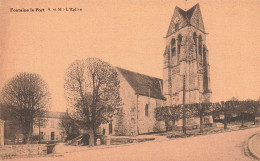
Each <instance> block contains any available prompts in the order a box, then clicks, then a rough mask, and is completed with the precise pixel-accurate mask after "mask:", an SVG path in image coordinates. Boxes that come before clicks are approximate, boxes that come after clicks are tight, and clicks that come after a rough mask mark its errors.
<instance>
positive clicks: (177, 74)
mask: <svg viewBox="0 0 260 161" xmlns="http://www.w3.org/2000/svg"><path fill="white" fill-rule="evenodd" d="M206 35H207V33H206V31H205V28H204V24H203V19H202V14H201V10H200V6H199V4H196V5H195V6H193V7H192V8H190V9H189V10H187V11H184V10H183V9H181V8H179V7H176V8H175V10H174V14H173V16H172V19H171V22H170V25H169V29H168V32H167V34H166V36H165V39H166V47H165V51H164V53H163V62H164V63H163V64H164V66H163V79H159V78H155V77H150V76H147V75H143V74H140V73H136V72H133V71H129V70H126V69H122V68H118V67H115V69H116V71H117V72H118V76H119V80H120V95H121V98H122V102H123V106H122V107H121V108H120V109H119V111H118V114H117V115H116V116H115V117H114V119H113V121H111V122H110V124H109V125H108V126H107V125H102V126H101V128H103V132H104V133H106V134H110V135H131V136H135V135H139V134H145V133H153V132H160V131H166V124H165V122H163V121H157V120H156V119H155V114H154V110H155V108H156V107H160V106H165V105H167V106H170V105H178V104H183V103H185V104H191V103H202V102H210V98H211V89H210V65H209V58H208V54H209V52H208V49H207V45H206ZM193 120H194V119H193ZM181 122H182V121H178V122H177V125H180V124H181ZM189 122H191V121H188V123H189ZM193 122H194V121H193ZM196 122H197V123H198V121H195V123H196Z"/></svg>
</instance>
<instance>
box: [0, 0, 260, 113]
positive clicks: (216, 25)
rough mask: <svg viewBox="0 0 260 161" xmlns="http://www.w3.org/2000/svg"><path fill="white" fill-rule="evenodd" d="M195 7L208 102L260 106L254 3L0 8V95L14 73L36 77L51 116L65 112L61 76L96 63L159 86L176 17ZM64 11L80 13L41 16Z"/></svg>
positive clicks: (74, 0) (117, 1)
mask: <svg viewBox="0 0 260 161" xmlns="http://www.w3.org/2000/svg"><path fill="white" fill-rule="evenodd" d="M197 3H199V4H200V9H201V12H202V17H203V22H204V26H205V29H206V32H207V33H208V35H207V38H206V45H207V47H208V49H209V63H210V76H211V89H212V92H213V93H212V101H213V102H216V101H221V100H228V99H230V98H232V97H238V98H239V99H240V100H244V99H258V98H259V97H260V72H259V69H260V63H259V62H260V45H259V44H258V43H259V42H260V1H259V0H202V1H196V0H188V1H187V2H186V1H185V0H161V1H158V0H131V1H130V0H99V1H94V0H85V1H83V0H82V1H80V0H44V1H43V0H23V1H15V0H1V1H0V15H1V17H0V28H1V29H0V49H1V50H0V88H2V87H3V86H4V84H5V83H6V82H7V81H8V80H9V79H10V78H11V77H13V76H14V75H16V74H18V73H19V72H32V73H38V74H40V75H41V76H42V78H43V79H44V80H45V81H46V83H47V84H48V87H49V91H50V93H51V97H52V100H51V110H55V111H65V110H66V108H67V107H68V105H67V102H66V100H65V98H64V88H63V86H64V73H65V71H66V69H67V68H68V66H69V65H70V64H71V63H72V62H73V61H75V60H78V59H86V58H88V57H97V58H100V59H102V60H104V61H106V62H109V63H110V64H111V65H113V66H118V67H122V68H125V69H128V70H132V71H135V72H139V73H143V74H147V75H150V76H155V77H159V78H162V68H163V53H164V49H165V45H166V41H165V38H164V37H165V36H166V33H167V30H168V27H169V24H170V20H171V17H172V15H173V12H174V9H175V7H176V6H179V7H180V8H182V9H184V10H187V9H189V8H191V7H192V6H194V5H195V4H197ZM66 7H67V8H71V7H72V8H81V9H82V11H77V12H66V11H61V12H58V11H56V12H55V11H51V12H50V11H47V9H48V8H50V9H54V8H66ZM10 8H14V9H30V8H33V9H35V8H40V9H41V8H44V9H45V11H44V12H10Z"/></svg>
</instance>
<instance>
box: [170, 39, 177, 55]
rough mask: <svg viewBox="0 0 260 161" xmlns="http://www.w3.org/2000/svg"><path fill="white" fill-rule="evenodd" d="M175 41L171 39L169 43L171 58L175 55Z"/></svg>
mask: <svg viewBox="0 0 260 161" xmlns="http://www.w3.org/2000/svg"><path fill="white" fill-rule="evenodd" d="M175 43H176V42H175V39H174V38H172V41H171V54H172V57H173V56H175V55H176V47H175V46H176V45H175Z"/></svg>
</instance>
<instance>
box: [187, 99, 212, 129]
mask: <svg viewBox="0 0 260 161" xmlns="http://www.w3.org/2000/svg"><path fill="white" fill-rule="evenodd" d="M211 107H212V103H194V104H189V105H188V109H189V111H190V113H191V115H192V116H195V117H199V118H200V132H201V133H202V132H203V118H204V116H206V115H209V114H211V112H212V108H211Z"/></svg>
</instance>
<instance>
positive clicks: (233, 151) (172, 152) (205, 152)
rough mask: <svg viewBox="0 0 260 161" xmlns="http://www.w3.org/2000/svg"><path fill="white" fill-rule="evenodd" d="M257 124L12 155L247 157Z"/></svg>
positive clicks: (72, 159)
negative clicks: (188, 135) (162, 138)
mask: <svg viewBox="0 0 260 161" xmlns="http://www.w3.org/2000/svg"><path fill="white" fill-rule="evenodd" d="M255 133H260V128H259V127H258V128H252V129H247V130H240V131H233V132H225V133H219V134H211V135H204V136H196V137H191V138H179V139H172V140H165V141H150V142H144V143H134V144H128V145H124V146H119V147H118V146H110V147H105V148H104V147H103V148H98V147H94V149H95V150H94V149H89V148H87V149H86V147H82V148H84V150H83V151H78V152H71V153H65V154H64V156H61V157H40V158H19V159H18V158H15V159H10V160H17V161H18V160H20V161H25V160H26V161H27V160H31V161H35V160H39V161H46V160H48V161H49V160H55V161H64V160H67V161H87V160H89V161H105V160H111V161H128V160H129V161H139V160H140V161H186V160H187V161H188V160H192V161H215V160H216V161H250V160H252V158H251V157H248V156H246V155H245V153H244V147H245V145H246V142H247V140H248V138H249V137H250V136H251V135H253V134H255Z"/></svg>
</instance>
